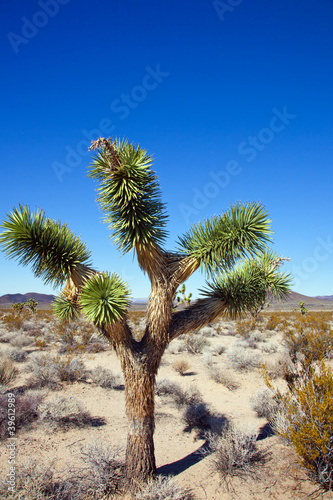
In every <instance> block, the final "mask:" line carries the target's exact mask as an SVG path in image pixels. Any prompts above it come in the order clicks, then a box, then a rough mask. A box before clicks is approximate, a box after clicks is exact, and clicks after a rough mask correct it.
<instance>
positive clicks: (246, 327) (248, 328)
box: [235, 317, 256, 338]
mask: <svg viewBox="0 0 333 500" xmlns="http://www.w3.org/2000/svg"><path fill="white" fill-rule="evenodd" d="M255 327H256V322H255V320H254V319H253V318H252V317H251V318H243V319H238V320H237V321H235V330H236V333H238V335H241V336H242V337H244V338H247V337H249V336H250V333H251V332H252V331H253V330H254V329H255Z"/></svg>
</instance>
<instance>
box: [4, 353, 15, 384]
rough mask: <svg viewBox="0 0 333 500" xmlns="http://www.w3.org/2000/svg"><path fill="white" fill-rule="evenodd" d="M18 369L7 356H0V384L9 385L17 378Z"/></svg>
mask: <svg viewBox="0 0 333 500" xmlns="http://www.w3.org/2000/svg"><path fill="white" fill-rule="evenodd" d="M17 374H18V370H17V369H16V368H15V366H14V363H13V361H12V360H11V359H9V358H7V356H3V357H1V358H0V385H4V386H7V385H9V384H10V383H11V382H13V380H15V378H16V376H17Z"/></svg>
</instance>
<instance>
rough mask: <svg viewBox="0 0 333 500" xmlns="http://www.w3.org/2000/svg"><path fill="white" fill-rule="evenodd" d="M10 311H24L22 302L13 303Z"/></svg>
mask: <svg viewBox="0 0 333 500" xmlns="http://www.w3.org/2000/svg"><path fill="white" fill-rule="evenodd" d="M12 309H13V311H17V312H19V313H20V312H22V311H23V309H24V304H23V303H22V302H13V304H12Z"/></svg>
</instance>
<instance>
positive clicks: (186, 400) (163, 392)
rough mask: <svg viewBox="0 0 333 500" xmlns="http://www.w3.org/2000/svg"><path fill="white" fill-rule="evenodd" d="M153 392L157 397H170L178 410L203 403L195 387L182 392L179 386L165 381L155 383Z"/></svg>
mask: <svg viewBox="0 0 333 500" xmlns="http://www.w3.org/2000/svg"><path fill="white" fill-rule="evenodd" d="M155 392H156V394H157V395H158V396H169V397H171V399H172V401H173V402H174V404H175V405H176V407H177V408H178V409H181V408H184V406H188V405H191V404H199V403H202V402H203V399H202V395H201V394H200V392H199V391H198V389H197V388H196V387H195V386H192V387H190V388H188V389H186V390H183V389H182V388H181V387H180V385H179V384H177V383H175V382H170V381H169V380H166V379H162V380H160V381H158V382H157V385H156V390H155Z"/></svg>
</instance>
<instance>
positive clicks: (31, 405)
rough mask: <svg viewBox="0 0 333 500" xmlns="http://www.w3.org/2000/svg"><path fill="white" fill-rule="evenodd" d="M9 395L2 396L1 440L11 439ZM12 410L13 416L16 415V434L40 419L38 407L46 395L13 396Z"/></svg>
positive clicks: (0, 405) (0, 409)
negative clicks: (9, 429)
mask: <svg viewBox="0 0 333 500" xmlns="http://www.w3.org/2000/svg"><path fill="white" fill-rule="evenodd" d="M8 396H9V395H8V394H4V395H2V396H0V439H4V438H6V437H9V433H8V415H7V414H8V408H9V405H8V401H9V399H8ZM10 396H11V401H12V402H13V403H12V404H11V406H10V407H11V408H13V410H14V411H13V412H12V414H14V415H15V420H13V422H14V423H15V425H14V433H15V434H16V432H17V431H18V430H20V429H21V428H23V427H27V426H29V425H30V424H31V423H32V422H34V421H35V420H37V419H38V417H39V411H38V407H39V405H40V404H41V402H42V401H43V398H44V395H43V394H42V393H40V394H38V393H32V394H31V393H30V394H29V393H26V394H17V395H12V394H10Z"/></svg>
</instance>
